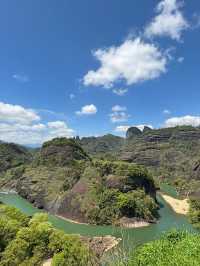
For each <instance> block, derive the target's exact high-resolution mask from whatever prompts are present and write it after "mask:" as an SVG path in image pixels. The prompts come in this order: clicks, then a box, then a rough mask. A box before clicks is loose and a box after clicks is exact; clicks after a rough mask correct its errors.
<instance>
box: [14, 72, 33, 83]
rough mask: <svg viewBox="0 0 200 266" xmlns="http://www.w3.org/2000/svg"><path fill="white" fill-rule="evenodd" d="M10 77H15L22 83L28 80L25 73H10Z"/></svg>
mask: <svg viewBox="0 0 200 266" xmlns="http://www.w3.org/2000/svg"><path fill="white" fill-rule="evenodd" d="M12 77H13V78H14V79H16V80H17V81H19V82H22V83H26V82H28V81H29V77H28V76H26V75H21V74H14V75H12Z"/></svg>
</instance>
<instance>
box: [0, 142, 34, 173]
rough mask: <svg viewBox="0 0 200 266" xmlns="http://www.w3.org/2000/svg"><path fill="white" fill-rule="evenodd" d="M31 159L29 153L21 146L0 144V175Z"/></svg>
mask: <svg viewBox="0 0 200 266" xmlns="http://www.w3.org/2000/svg"><path fill="white" fill-rule="evenodd" d="M31 157H32V155H31V153H30V152H29V151H28V150H26V149H25V148H24V147H22V146H19V145H16V144H13V143H3V142H0V174H1V173H2V172H4V171H6V170H8V169H11V168H14V167H17V166H20V165H22V164H26V163H28V162H30V160H31Z"/></svg>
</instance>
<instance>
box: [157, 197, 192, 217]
mask: <svg viewBox="0 0 200 266" xmlns="http://www.w3.org/2000/svg"><path fill="white" fill-rule="evenodd" d="M160 195H161V196H162V197H163V198H164V200H165V201H166V202H167V203H168V204H169V205H170V206H171V208H172V209H173V210H174V211H175V212H176V213H178V214H183V215H187V213H188V212H189V202H188V199H183V200H179V199H175V198H173V197H171V196H168V195H166V194H163V193H160Z"/></svg>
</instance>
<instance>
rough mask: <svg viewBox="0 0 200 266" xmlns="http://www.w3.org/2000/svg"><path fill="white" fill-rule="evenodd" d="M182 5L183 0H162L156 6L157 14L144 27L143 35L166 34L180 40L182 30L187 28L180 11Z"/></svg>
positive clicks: (187, 25) (187, 24)
mask: <svg viewBox="0 0 200 266" xmlns="http://www.w3.org/2000/svg"><path fill="white" fill-rule="evenodd" d="M182 5H183V1H179V0H162V1H161V2H160V3H159V4H158V5H157V8H156V12H157V13H158V15H157V16H156V17H155V18H154V19H153V21H152V22H151V23H150V24H149V25H148V26H147V27H146V29H145V35H146V36H147V37H153V36H168V37H171V38H172V39H174V40H180V38H181V35H182V32H183V31H184V30H186V29H187V28H189V23H188V22H187V20H186V19H185V18H184V16H183V14H182V12H181V7H182Z"/></svg>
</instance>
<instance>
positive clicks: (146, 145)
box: [118, 126, 200, 178]
mask: <svg viewBox="0 0 200 266" xmlns="http://www.w3.org/2000/svg"><path fill="white" fill-rule="evenodd" d="M118 156H119V157H118V158H119V159H121V160H123V161H128V162H135V163H138V164H141V165H145V166H147V167H148V168H149V169H151V170H152V171H153V173H154V174H155V175H157V176H159V175H164V176H166V177H170V178H175V177H184V178H192V177H193V176H196V177H195V178H197V177H198V175H197V174H196V175H194V173H193V168H194V164H195V162H196V161H198V160H199V158H200V129H199V128H194V127H187V126H183V127H175V128H163V129H157V130H148V131H145V132H141V134H139V135H137V136H136V135H135V136H132V137H131V138H130V137H129V138H127V140H126V144H125V145H124V147H123V148H122V150H121V152H120V153H119V154H118Z"/></svg>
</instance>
